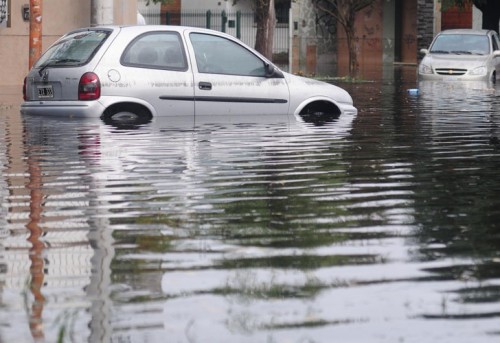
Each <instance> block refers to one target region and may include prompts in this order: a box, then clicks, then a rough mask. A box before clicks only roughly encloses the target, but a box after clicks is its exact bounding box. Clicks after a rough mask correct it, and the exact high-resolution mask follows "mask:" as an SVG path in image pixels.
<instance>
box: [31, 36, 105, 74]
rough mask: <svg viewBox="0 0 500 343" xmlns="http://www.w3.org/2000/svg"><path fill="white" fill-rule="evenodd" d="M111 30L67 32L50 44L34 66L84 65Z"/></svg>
mask: <svg viewBox="0 0 500 343" xmlns="http://www.w3.org/2000/svg"><path fill="white" fill-rule="evenodd" d="M110 33H111V31H109V30H88V31H78V32H73V33H69V34H68V35H66V36H64V37H62V38H61V39H60V40H59V41H57V42H56V43H55V44H54V45H52V46H51V47H50V48H49V49H48V50H47V51H46V52H45V53H44V54H43V55H42V57H41V58H40V59H39V60H38V61H37V62H36V64H35V67H36V68H40V67H43V66H46V65H49V64H50V65H51V66H79V65H84V64H86V63H88V61H90V59H91V58H92V57H93V56H94V55H95V53H96V52H97V51H98V50H99V47H100V46H101V45H102V44H103V43H104V42H105V41H106V39H107V38H108V36H109V34H110Z"/></svg>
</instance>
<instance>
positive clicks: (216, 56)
mask: <svg viewBox="0 0 500 343" xmlns="http://www.w3.org/2000/svg"><path fill="white" fill-rule="evenodd" d="M190 39H191V43H192V45H193V48H194V53H195V56H196V64H197V66H198V71H199V72H200V73H212V74H228V75H242V76H265V74H266V73H265V65H264V62H263V61H262V60H261V59H260V58H258V57H257V56H256V55H254V54H253V53H252V52H250V51H249V50H247V49H245V48H244V47H243V46H241V45H239V44H237V43H235V42H233V41H231V40H229V39H226V38H223V37H218V36H214V35H209V34H200V33H191V34H190Z"/></svg>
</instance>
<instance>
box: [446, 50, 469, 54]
mask: <svg viewBox="0 0 500 343" xmlns="http://www.w3.org/2000/svg"><path fill="white" fill-rule="evenodd" d="M451 53H453V54H457V55H472V52H470V51H465V50H457V51H452V52H451Z"/></svg>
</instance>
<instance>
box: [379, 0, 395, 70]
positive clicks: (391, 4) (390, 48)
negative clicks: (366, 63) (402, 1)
mask: <svg viewBox="0 0 500 343" xmlns="http://www.w3.org/2000/svg"><path fill="white" fill-rule="evenodd" d="M382 6H383V8H382V10H383V19H382V20H383V23H382V25H383V31H382V40H383V43H382V44H383V45H382V63H384V64H386V63H387V64H392V63H394V54H395V47H396V27H395V23H396V22H395V19H396V0H387V1H384V2H383V5H382Z"/></svg>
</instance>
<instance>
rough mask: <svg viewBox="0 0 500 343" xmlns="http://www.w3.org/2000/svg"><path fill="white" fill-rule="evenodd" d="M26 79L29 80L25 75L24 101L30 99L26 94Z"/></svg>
mask: <svg viewBox="0 0 500 343" xmlns="http://www.w3.org/2000/svg"><path fill="white" fill-rule="evenodd" d="M26 81H27V78H26V77H25V78H24V82H23V100H24V101H27V100H28V96H27V95H26Z"/></svg>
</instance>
